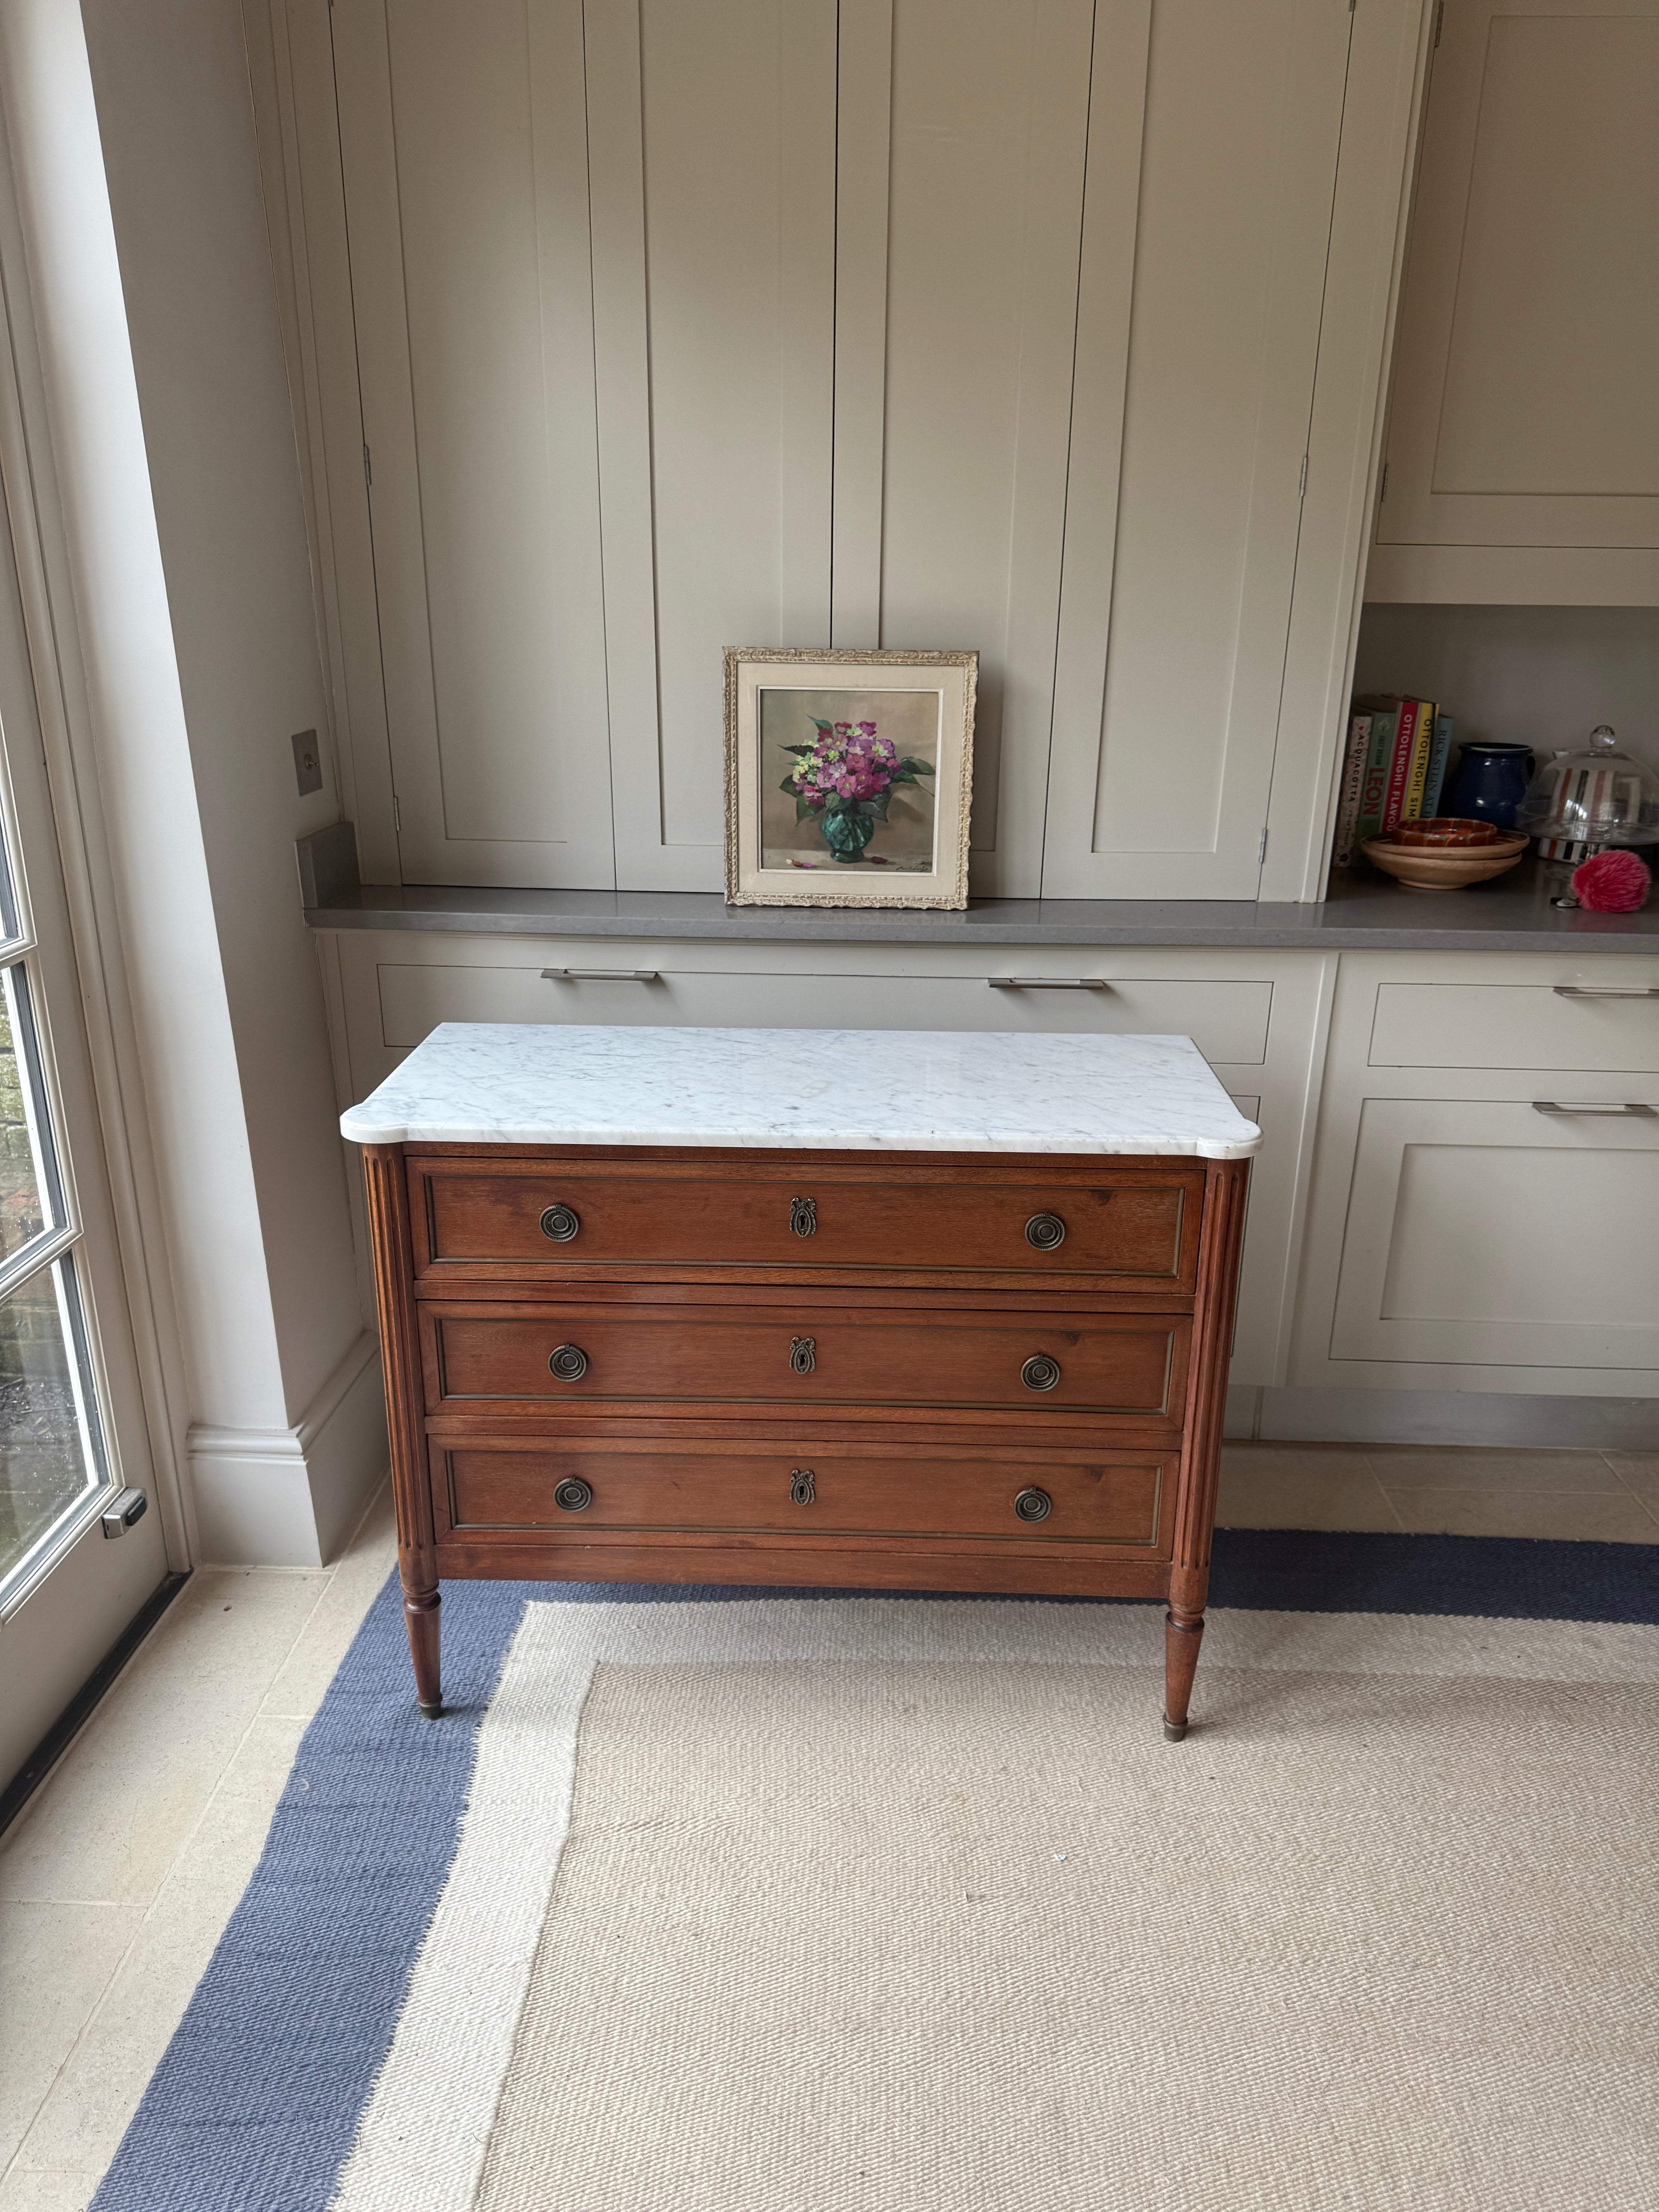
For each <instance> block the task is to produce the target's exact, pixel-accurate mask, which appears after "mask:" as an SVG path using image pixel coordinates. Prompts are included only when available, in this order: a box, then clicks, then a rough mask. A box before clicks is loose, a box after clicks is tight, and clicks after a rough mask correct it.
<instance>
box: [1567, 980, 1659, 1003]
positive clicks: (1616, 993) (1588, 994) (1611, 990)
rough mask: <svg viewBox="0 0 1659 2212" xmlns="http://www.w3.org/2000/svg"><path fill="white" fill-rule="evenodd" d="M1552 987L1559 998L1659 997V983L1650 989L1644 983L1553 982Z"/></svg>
mask: <svg viewBox="0 0 1659 2212" xmlns="http://www.w3.org/2000/svg"><path fill="white" fill-rule="evenodd" d="M1550 988H1551V990H1552V991H1553V992H1554V994H1555V995H1556V997H1557V998H1558V999H1659V984H1656V985H1655V986H1654V987H1653V988H1652V989H1650V988H1649V987H1647V985H1646V984H1644V983H1603V984H1595V983H1552V984H1551V985H1550Z"/></svg>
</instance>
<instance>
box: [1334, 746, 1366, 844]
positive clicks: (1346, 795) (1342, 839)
mask: <svg viewBox="0 0 1659 2212" xmlns="http://www.w3.org/2000/svg"><path fill="white" fill-rule="evenodd" d="M1370 750H1371V718H1370V715H1369V714H1356V715H1355V716H1354V718H1353V720H1352V721H1351V722H1350V723H1349V725H1348V750H1347V755H1346V758H1345V760H1344V762H1343V763H1342V796H1341V799H1340V800H1339V802H1338V805H1337V810H1336V843H1335V845H1334V848H1333V849H1332V853H1331V865H1332V866H1333V867H1337V868H1346V867H1347V866H1349V864H1350V863H1351V862H1352V859H1353V845H1354V830H1355V828H1356V827H1357V825H1358V821H1359V792H1360V786H1361V785H1362V784H1363V783H1364V780H1365V763H1366V761H1367V760H1368V759H1369V758H1370Z"/></svg>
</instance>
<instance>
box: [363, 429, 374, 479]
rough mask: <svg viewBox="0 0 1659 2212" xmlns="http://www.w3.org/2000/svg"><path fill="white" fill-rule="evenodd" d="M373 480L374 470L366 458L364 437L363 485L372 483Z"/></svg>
mask: <svg viewBox="0 0 1659 2212" xmlns="http://www.w3.org/2000/svg"><path fill="white" fill-rule="evenodd" d="M363 483H365V485H372V484H373V483H374V466H373V465H372V464H371V462H370V460H369V458H368V439H367V438H365V439H364V441H363Z"/></svg>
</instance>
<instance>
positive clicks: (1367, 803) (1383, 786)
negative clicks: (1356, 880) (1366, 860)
mask: <svg viewBox="0 0 1659 2212" xmlns="http://www.w3.org/2000/svg"><path fill="white" fill-rule="evenodd" d="M1399 720H1400V714H1399V709H1398V708H1392V707H1391V708H1387V709H1385V710H1384V711H1383V712H1382V713H1380V714H1372V716H1371V742H1370V750H1369V751H1368V752H1367V753H1366V755H1365V775H1364V781H1362V783H1361V784H1360V787H1359V821H1358V824H1357V826H1356V828H1355V830H1354V843H1355V845H1356V846H1359V845H1363V844H1364V842H1365V840H1366V839H1367V838H1368V837H1375V836H1376V833H1377V831H1378V830H1379V829H1381V828H1382V827H1383V806H1384V805H1385V804H1386V803H1387V800H1388V796H1389V762H1390V761H1391V760H1392V759H1393V758H1394V733H1395V727H1396V726H1397V724H1398V722H1399Z"/></svg>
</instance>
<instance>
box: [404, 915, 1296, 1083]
mask: <svg viewBox="0 0 1659 2212" xmlns="http://www.w3.org/2000/svg"><path fill="white" fill-rule="evenodd" d="M562 957H564V956H562ZM639 957H641V954H640V953H639V951H638V949H637V948H631V947H629V946H627V945H624V946H623V948H622V949H621V951H617V950H616V949H615V948H613V947H611V946H610V945H599V946H598V947H593V946H589V947H588V948H586V951H580V950H579V951H578V952H577V954H576V955H575V962H576V964H577V965H580V966H585V967H587V968H589V969H606V968H617V969H622V970H623V975H620V976H617V977H606V976H605V975H603V974H599V975H593V974H589V975H579V976H574V977H569V978H566V979H551V978H549V977H546V976H544V975H543V974H542V965H543V963H542V962H541V961H540V960H538V962H537V963H536V964H535V965H534V966H532V965H531V964H530V963H528V962H526V963H522V964H513V965H509V964H507V963H499V964H497V963H491V964H489V965H488V966H483V965H479V964H474V963H467V964H466V965H465V966H462V965H460V964H459V963H457V964H455V965H453V966H440V965H438V964H436V963H433V962H428V961H420V962H416V961H412V960H411V961H408V962H392V961H389V960H388V961H382V962H380V963H379V965H378V969H377V978H378V982H379V987H380V988H379V996H380V1036H381V1042H383V1043H385V1044H386V1045H389V1046H391V1047H392V1048H393V1049H394V1050H399V1051H412V1050H413V1048H415V1046H416V1045H417V1044H419V1043H420V1042H421V1041H422V1038H423V1037H425V1036H428V1034H429V1033H430V1032H431V1031H432V1030H435V1028H436V1027H437V1025H438V1024H439V1023H440V1022H538V1023H539V1022H553V1023H562V1022H604V1023H606V1024H622V1025H629V1026H631V1025H635V1024H649V1025H651V1026H653V1027H654V1026H658V1025H661V1026H664V1027H669V1026H672V1027H676V1028H678V1027H679V1026H680V1025H681V1024H685V1025H687V1026H689V1027H693V1028H711V1029H781V1030H796V1029H814V1030H816V1029H857V1030H1030V1031H1032V1032H1033V1033H1034V1034H1043V1035H1047V1034H1052V1033H1053V1032H1054V1031H1056V1030H1060V1031H1068V1032H1078V1033H1080V1034H1083V1035H1085V1036H1117V1035H1126V1036H1127V1035H1137V1036H1189V1037H1191V1038H1192V1040H1193V1042H1194V1044H1195V1045H1196V1046H1197V1047H1198V1048H1199V1050H1200V1052H1201V1053H1202V1054H1204V1057H1205V1058H1206V1060H1212V1061H1216V1060H1219V1061H1224V1062H1225V1063H1226V1064H1228V1065H1229V1066H1234V1065H1241V1066H1242V1065H1255V1064H1257V1063H1260V1062H1261V1061H1262V1060H1265V1059H1266V1058H1267V1024H1268V1018H1269V1017H1270V1015H1271V1013H1272V1011H1273V985H1272V983H1271V982H1269V981H1265V980H1261V979H1257V978H1249V979H1239V980H1237V981H1235V980H1233V979H1231V978H1228V977H1223V976H1193V977H1187V976H1162V975H1152V976H1134V975H1125V976H1117V975H1112V976H1106V977H1102V976H1101V975H1100V969H1101V957H1100V954H1099V953H1098V952H1097V951H1094V950H1092V949H1091V948H1084V949H1081V950H1079V949H1076V948H1061V949H1060V950H1059V951H1054V952H1048V951H1044V952H1042V953H1035V954H1034V953H1031V952H1028V951H1009V952H1005V953H1002V954H1000V955H999V954H998V953H996V952H995V951H993V952H992V953H991V954H990V955H988V956H987V960H986V964H985V969H984V971H983V973H981V974H980V975H939V974H937V973H934V974H931V975H929V974H920V975H883V974H880V973H873V974H872V973H871V972H869V971H868V970H862V969H861V970H857V971H850V970H843V971H842V972H841V973H837V972H836V969H835V957H834V954H833V952H832V951H826V952H825V953H824V955H823V967H822V968H821V969H817V970H816V971H815V972H812V973H810V974H807V973H803V972H800V971H798V970H786V969H767V968H764V967H756V968H753V969H748V970H746V971H736V970H713V969H705V970H698V969H693V968H682V967H678V966H672V967H664V966H661V965H659V964H653V968H652V970H651V974H652V977H653V980H652V981H649V982H644V981H637V980H635V978H634V977H633V976H631V975H629V974H628V972H627V971H628V970H629V969H634V968H635V966H636V964H637V961H638V959H639ZM650 957H651V958H652V959H653V963H657V962H659V960H660V953H659V952H654V951H653V952H652V953H651V955H650ZM992 975H996V976H999V977H1007V976H1015V977H1019V976H1025V977H1031V978H1034V979H1036V981H1037V982H1038V984H1039V986H1040V985H1041V983H1042V981H1043V980H1044V979H1049V980H1052V979H1053V978H1054V977H1057V976H1058V977H1062V978H1071V979H1073V980H1075V979H1077V978H1079V977H1083V976H1088V977H1092V978H1096V979H1097V980H1099V981H1103V984H1104V987H1103V989H1099V990H1085V991H1077V990H1062V991H1056V990H1052V989H1046V990H1045V989H1043V988H1041V987H1038V988H1036V989H1030V988H1024V989H1022V988H1019V987H1014V988H1006V987H1005V988H992V987H991V986H990V981H989V979H990V977H991V976H992Z"/></svg>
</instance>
